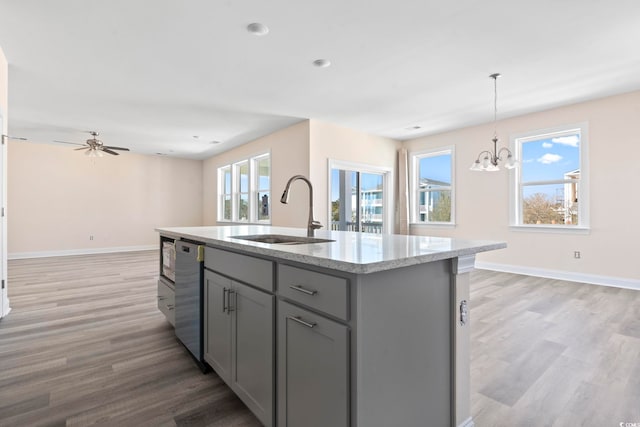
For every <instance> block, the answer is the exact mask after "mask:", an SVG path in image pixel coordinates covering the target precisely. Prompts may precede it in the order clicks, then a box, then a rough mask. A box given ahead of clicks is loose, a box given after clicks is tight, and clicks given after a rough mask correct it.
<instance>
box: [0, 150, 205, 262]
mask: <svg viewBox="0 0 640 427" xmlns="http://www.w3.org/2000/svg"><path fill="white" fill-rule="evenodd" d="M8 158H9V165H8V186H9V188H8V197H9V200H8V227H9V230H8V237H9V250H8V251H9V256H19V254H24V253H37V254H39V253H46V252H59V253H60V252H64V251H83V250H84V251H91V250H93V249H96V250H97V249H100V248H127V247H136V246H147V245H156V244H157V241H158V235H157V233H156V232H154V231H153V230H154V228H155V227H162V226H189V225H194V226H196V225H201V223H202V162H201V161H199V160H183V159H172V158H166V157H158V156H143V155H139V154H134V153H123V154H121V155H120V156H117V157H116V156H108V155H105V156H104V157H101V158H89V157H87V156H85V155H83V154H82V153H80V152H78V151H74V150H73V149H71V148H68V147H60V146H55V145H50V144H36V143H29V142H22V141H12V142H10V143H9V155H8ZM91 235H93V236H94V239H93V240H89V236H91Z"/></svg>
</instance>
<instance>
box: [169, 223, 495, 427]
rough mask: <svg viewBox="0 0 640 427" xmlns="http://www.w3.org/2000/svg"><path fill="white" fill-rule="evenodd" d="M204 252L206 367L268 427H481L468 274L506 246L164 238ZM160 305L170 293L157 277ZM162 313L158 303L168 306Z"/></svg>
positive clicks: (345, 237)
mask: <svg viewBox="0 0 640 427" xmlns="http://www.w3.org/2000/svg"><path fill="white" fill-rule="evenodd" d="M157 231H158V232H159V233H160V236H161V244H162V243H166V242H167V241H171V240H188V241H190V242H196V243H198V244H200V245H202V246H204V250H203V252H204V281H203V285H202V298H203V300H204V301H203V313H204V316H203V325H202V330H203V342H204V361H205V362H206V363H207V364H209V365H210V366H211V367H212V368H213V369H214V370H215V371H216V373H217V374H218V375H219V376H220V377H221V378H222V379H223V380H224V381H225V382H226V383H227V384H228V385H229V387H231V389H232V390H234V391H235V392H236V394H237V395H238V396H239V397H240V398H241V399H242V400H243V401H244V402H245V404H246V405H247V406H248V407H249V409H251V411H252V412H253V413H254V414H255V415H256V416H257V417H258V419H260V421H261V422H262V423H263V424H264V425H265V426H278V427H285V426H286V427H326V426H332V427H346V426H350V427H388V426H403V427H412V426H415V427H447V426H456V427H460V426H465V427H469V426H473V421H472V418H471V408H470V390H469V319H468V316H467V310H468V301H469V277H468V276H469V274H468V273H469V272H470V271H471V270H472V269H473V265H474V260H475V254H476V253H478V252H483V251H489V250H495V249H501V248H504V247H506V245H505V244H504V243H500V242H490V241H470V240H460V239H449V238H434V237H423V236H398V235H374V234H365V233H356V232H339V231H317V232H316V237H317V238H322V239H328V240H332V241H330V242H323V243H310V244H270V243H261V242H255V241H250V240H243V239H238V238H234V237H233V236H250V235H251V236H253V235H261V234H278V235H286V236H300V237H304V236H305V235H306V230H305V229H294V228H283V227H269V226H227V227H180V228H161V229H158V230H157ZM158 286H159V290H162V292H163V295H165V294H166V292H167V288H168V287H172V286H173V285H172V284H171V283H169V282H168V281H167V280H166V278H164V277H162V276H161V277H160V279H159V283H158ZM159 304H160V303H159Z"/></svg>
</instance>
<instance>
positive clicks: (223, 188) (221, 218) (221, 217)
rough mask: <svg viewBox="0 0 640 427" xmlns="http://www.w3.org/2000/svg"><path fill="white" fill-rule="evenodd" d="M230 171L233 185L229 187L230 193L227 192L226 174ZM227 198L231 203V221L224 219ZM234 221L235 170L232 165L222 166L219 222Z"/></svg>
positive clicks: (219, 190) (220, 171) (219, 172)
mask: <svg viewBox="0 0 640 427" xmlns="http://www.w3.org/2000/svg"><path fill="white" fill-rule="evenodd" d="M227 170H228V171H229V176H230V177H231V183H230V185H229V190H230V193H227V192H226V186H225V173H226V171H227ZM226 196H229V200H230V202H231V212H230V213H231V216H230V218H229V219H227V218H225V217H224V201H225V198H226ZM232 220H233V169H232V167H231V164H228V165H224V166H220V167H219V168H218V221H219V222H231V221H232Z"/></svg>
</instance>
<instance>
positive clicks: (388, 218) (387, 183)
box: [326, 159, 394, 234]
mask: <svg viewBox="0 0 640 427" xmlns="http://www.w3.org/2000/svg"><path fill="white" fill-rule="evenodd" d="M327 165H328V168H327V222H328V225H327V226H326V227H327V229H328V230H330V229H331V170H332V169H343V170H349V171H354V172H364V173H373V174H378V175H382V185H383V186H384V191H385V197H384V198H383V203H382V212H383V218H384V222H383V223H382V234H391V232H392V230H393V209H391V200H394V199H393V177H392V172H393V168H390V167H386V166H375V165H369V164H364V163H356V162H349V161H344V160H334V159H329V161H328V162H327Z"/></svg>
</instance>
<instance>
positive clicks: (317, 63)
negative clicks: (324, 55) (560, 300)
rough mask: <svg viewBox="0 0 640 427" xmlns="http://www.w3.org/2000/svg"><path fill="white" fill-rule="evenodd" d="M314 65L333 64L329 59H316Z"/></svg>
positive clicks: (320, 66) (325, 65)
mask: <svg viewBox="0 0 640 427" xmlns="http://www.w3.org/2000/svg"><path fill="white" fill-rule="evenodd" d="M313 65H315V66H316V67H318V68H327V67H328V66H330V65H331V61H329V60H328V59H316V60H315V61H313Z"/></svg>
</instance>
